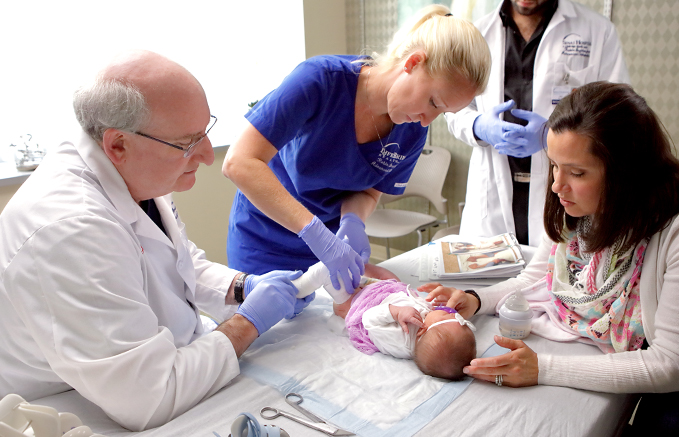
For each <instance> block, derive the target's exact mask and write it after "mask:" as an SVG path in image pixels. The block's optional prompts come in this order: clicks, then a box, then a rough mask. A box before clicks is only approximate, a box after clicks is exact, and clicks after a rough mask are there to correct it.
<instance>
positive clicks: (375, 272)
mask: <svg viewBox="0 0 679 437" xmlns="http://www.w3.org/2000/svg"><path fill="white" fill-rule="evenodd" d="M365 276H367V277H368V278H375V279H396V280H397V281H399V282H400V279H398V276H396V275H395V274H393V273H392V272H390V271H389V270H387V269H385V268H384V267H380V266H376V265H375V264H366V265H365Z"/></svg>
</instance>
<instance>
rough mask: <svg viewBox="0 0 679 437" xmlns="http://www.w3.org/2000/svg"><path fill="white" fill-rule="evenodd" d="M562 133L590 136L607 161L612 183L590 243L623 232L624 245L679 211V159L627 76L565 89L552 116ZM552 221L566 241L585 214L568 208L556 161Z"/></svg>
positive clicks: (605, 243)
mask: <svg viewBox="0 0 679 437" xmlns="http://www.w3.org/2000/svg"><path fill="white" fill-rule="evenodd" d="M548 126H549V128H550V129H551V130H552V131H553V133H555V134H560V133H564V132H572V133H575V134H578V135H581V136H584V137H586V138H589V140H590V153H592V155H594V156H595V157H597V158H598V159H600V160H601V162H602V163H603V166H604V186H603V192H602V193H601V198H600V201H599V207H598V210H597V211H596V213H595V214H594V215H593V216H592V217H591V218H592V226H591V228H590V230H589V231H588V232H587V233H586V234H585V235H583V236H582V237H583V240H584V242H585V246H586V251H588V252H597V251H600V250H603V249H604V248H606V247H611V246H613V245H614V243H615V242H616V241H618V240H620V242H621V244H622V246H621V250H626V249H628V248H629V247H631V246H633V245H636V244H638V243H639V242H641V241H642V240H644V239H645V238H650V237H651V236H652V235H653V234H655V233H656V232H658V231H660V230H661V229H663V228H664V227H665V226H666V225H667V224H668V223H669V221H670V220H671V219H672V218H673V217H674V216H675V215H676V214H677V213H678V212H679V160H677V158H675V156H674V155H673V154H672V149H673V145H672V142H671V139H670V137H669V135H668V134H667V131H666V130H665V128H664V126H663V125H662V123H661V122H660V120H659V119H658V116H657V115H656V114H655V112H653V110H652V109H651V108H650V107H649V106H648V104H647V103H646V100H644V98H643V97H641V96H640V95H638V94H637V93H635V92H634V90H633V89H632V87H630V86H629V85H625V84H617V83H609V82H593V83H590V84H587V85H584V86H582V87H580V88H577V89H576V90H574V91H573V92H572V93H571V94H569V95H568V96H566V97H564V98H563V99H562V100H561V101H560V102H559V104H558V105H557V106H556V108H555V109H554V112H553V113H552V115H551V116H550V117H549V122H548ZM549 170H550V171H549V175H548V185H547V198H546V201H545V213H544V225H545V230H546V232H547V235H548V236H549V237H550V238H551V239H552V241H557V242H563V241H564V240H565V238H564V226H565V228H566V229H567V230H574V229H576V226H577V223H578V220H579V218H577V217H571V216H569V215H567V214H566V211H565V210H564V207H563V206H562V205H561V203H560V202H559V198H558V196H557V195H556V194H555V193H553V192H552V191H551V187H552V184H553V183H554V173H553V165H551V164H550V167H549Z"/></svg>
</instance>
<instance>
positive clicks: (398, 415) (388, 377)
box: [241, 293, 472, 436]
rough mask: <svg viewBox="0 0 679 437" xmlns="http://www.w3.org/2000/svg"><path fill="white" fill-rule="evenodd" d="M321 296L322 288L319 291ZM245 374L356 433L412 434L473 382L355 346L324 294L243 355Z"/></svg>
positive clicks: (242, 368) (268, 333) (375, 434)
mask: <svg viewBox="0 0 679 437" xmlns="http://www.w3.org/2000/svg"><path fill="white" fill-rule="evenodd" d="M319 294H320V293H319ZM241 372H242V374H243V375H245V376H248V377H250V378H252V379H254V380H256V381H258V382H261V383H263V384H267V385H270V386H272V387H274V388H276V389H278V390H279V391H280V392H281V394H283V395H285V394H287V393H289V392H296V393H300V394H301V395H302V396H303V397H304V405H305V408H307V409H308V410H311V411H312V412H313V413H314V414H316V415H318V416H320V417H323V418H324V419H325V420H327V421H328V422H331V423H333V424H334V425H336V426H339V427H340V428H343V429H346V430H349V431H352V432H354V433H356V434H358V435H370V436H379V435H384V436H393V435H412V434H414V433H415V432H416V431H417V430H418V429H420V428H421V427H423V426H424V425H426V424H427V423H429V422H430V421H431V420H432V419H433V418H435V417H436V416H437V415H438V414H439V413H440V412H441V411H442V410H443V409H445V408H446V407H447V406H448V405H449V404H450V403H451V402H452V401H453V400H454V399H455V398H456V397H457V396H459V395H460V394H461V393H462V392H463V391H464V390H465V389H466V388H467V386H468V385H469V384H470V383H471V381H472V380H471V379H470V378H467V379H465V380H464V381H460V382H449V381H447V380H443V379H439V378H433V377H431V376H427V375H424V374H423V373H422V372H421V371H420V370H419V369H418V368H417V366H416V365H415V363H414V362H413V361H412V360H403V359H397V358H394V357H391V356H388V355H383V354H379V353H377V354H374V355H365V354H363V353H361V352H359V351H358V350H356V349H355V348H354V347H353V346H352V344H351V342H350V341H349V338H348V336H347V334H346V329H344V319H342V318H340V317H338V316H335V315H334V314H333V312H332V301H331V299H330V298H329V296H327V295H322V294H321V295H319V296H317V297H316V299H315V300H314V302H313V303H312V304H311V305H310V306H309V307H308V308H307V309H306V310H304V312H303V313H302V314H301V315H300V316H298V317H297V318H295V319H294V320H292V321H286V322H283V323H281V324H279V325H278V326H277V327H276V328H275V329H274V330H272V331H269V332H267V333H266V334H264V335H262V336H261V337H260V338H259V339H258V340H257V341H256V342H255V343H254V344H253V345H252V346H251V347H250V348H249V349H248V351H247V352H246V353H245V354H244V355H243V356H242V358H241Z"/></svg>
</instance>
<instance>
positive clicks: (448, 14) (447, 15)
mask: <svg viewBox="0 0 679 437" xmlns="http://www.w3.org/2000/svg"><path fill="white" fill-rule="evenodd" d="M452 16H453V14H451V13H447V14H446V15H444V17H452Z"/></svg>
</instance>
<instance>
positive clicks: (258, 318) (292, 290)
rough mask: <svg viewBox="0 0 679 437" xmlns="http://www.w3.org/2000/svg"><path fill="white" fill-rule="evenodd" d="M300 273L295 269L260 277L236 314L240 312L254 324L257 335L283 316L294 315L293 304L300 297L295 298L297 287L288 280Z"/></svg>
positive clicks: (298, 275) (300, 273) (289, 316)
mask: <svg viewBox="0 0 679 437" xmlns="http://www.w3.org/2000/svg"><path fill="white" fill-rule="evenodd" d="M301 275H302V272H301V271H296V272H289V273H288V274H287V275H283V276H276V277H272V278H267V279H262V280H261V281H259V282H258V283H257V286H256V287H255V288H253V289H252V290H251V291H250V294H249V295H248V297H247V299H245V301H244V302H243V303H242V304H241V305H240V307H239V308H238V311H236V314H240V315H241V316H243V317H245V318H246V319H248V320H249V321H250V323H252V324H253V325H255V328H257V332H258V333H259V335H262V333H264V332H266V331H268V330H269V329H270V328H271V327H272V326H273V325H275V324H276V323H278V322H279V321H281V319H283V318H284V317H285V318H292V317H294V316H295V304H296V303H297V301H298V300H301V299H297V297H296V296H297V287H295V286H294V285H292V282H290V281H291V280H293V279H297V278H299V277H300V276H301ZM246 282H247V278H246ZM243 291H245V290H243Z"/></svg>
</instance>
